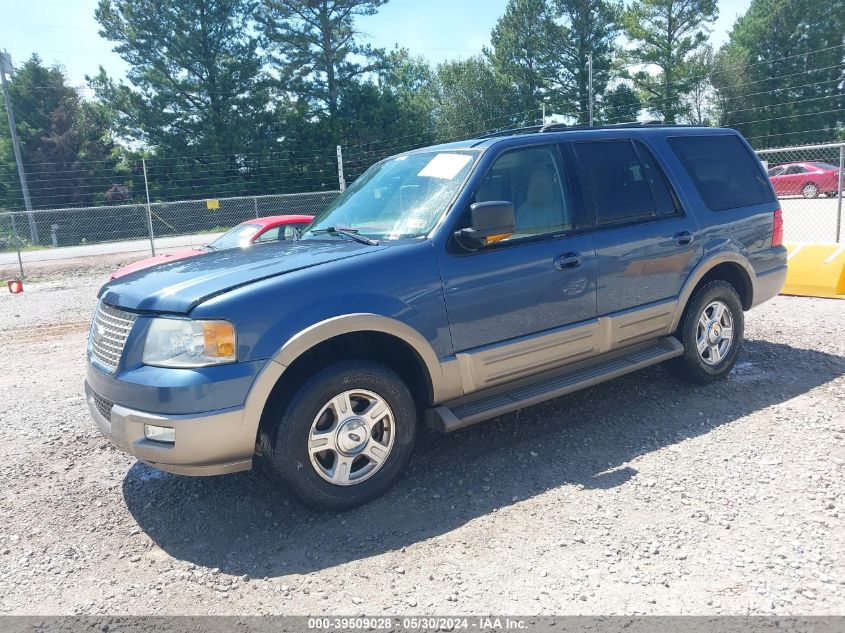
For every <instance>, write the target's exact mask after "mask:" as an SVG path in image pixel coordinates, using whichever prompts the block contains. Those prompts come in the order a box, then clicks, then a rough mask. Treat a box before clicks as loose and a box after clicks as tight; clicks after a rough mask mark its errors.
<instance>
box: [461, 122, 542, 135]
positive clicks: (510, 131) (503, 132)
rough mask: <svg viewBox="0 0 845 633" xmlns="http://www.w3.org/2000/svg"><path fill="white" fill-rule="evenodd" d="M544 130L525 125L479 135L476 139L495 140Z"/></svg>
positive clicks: (540, 127)
mask: <svg viewBox="0 0 845 633" xmlns="http://www.w3.org/2000/svg"><path fill="white" fill-rule="evenodd" d="M542 129H543V126H542V125H525V126H523V127H510V128H506V129H503V130H496V131H495V132H488V133H487V134H479V135H478V136H476V137H474V138H495V137H497V136H510V135H511V134H530V133H532V132H539V131H541V130H542Z"/></svg>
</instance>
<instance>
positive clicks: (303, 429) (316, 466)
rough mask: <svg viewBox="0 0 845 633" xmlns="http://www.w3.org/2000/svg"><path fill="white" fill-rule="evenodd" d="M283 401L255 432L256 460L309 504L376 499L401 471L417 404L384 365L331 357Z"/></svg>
mask: <svg viewBox="0 0 845 633" xmlns="http://www.w3.org/2000/svg"><path fill="white" fill-rule="evenodd" d="M280 408H281V407H280ZM283 409H284V410H279V411H271V412H270V416H271V417H270V419H269V423H268V424H266V425H265V426H266V427H267V428H266V429H264V430H262V432H261V436H260V444H261V461H262V465H263V466H264V469H265V470H266V471H267V472H268V474H269V475H270V476H271V478H272V479H274V480H276V481H277V482H279V483H280V484H281V485H282V486H283V487H284V489H285V490H287V491H290V492H292V493H293V494H294V495H295V496H296V497H298V498H299V499H300V500H301V501H302V502H303V503H304V504H305V505H307V506H309V507H311V508H314V509H315V510H347V509H350V508H354V507H356V506H360V505H362V504H364V503H367V502H368V501H371V500H372V499H375V498H376V497H378V496H380V495H382V494H384V492H385V491H387V489H388V488H390V487H391V486H392V485H393V484H394V483H395V482H396V480H397V479H399V477H401V475H402V473H403V472H404V470H405V467H406V466H407V465H408V461H409V460H410V458H411V452H412V451H413V448H414V438H415V435H416V427H417V408H416V404H415V402H414V399H413V397H412V396H411V393H410V391H409V390H408V387H407V385H406V384H405V383H404V382H403V381H402V379H401V378H400V377H399V376H398V375H397V374H396V373H395V372H393V371H392V370H391V369H389V368H387V367H385V366H384V365H381V364H378V363H374V362H370V361H344V362H340V363H336V364H334V365H330V366H328V367H326V368H325V369H323V370H322V371H320V372H318V373H317V374H315V375H314V376H313V377H312V378H310V379H309V380H308V381H307V382H305V384H303V385H302V386H301V387H300V388H299V389H298V390H297V391H296V393H295V394H294V395H293V397H292V398H291V399H290V400H289V402H288V404H287V406H285V407H283ZM309 444H310V445H311V446H312V447H313V448H312V449H309Z"/></svg>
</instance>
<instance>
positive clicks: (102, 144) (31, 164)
mask: <svg viewBox="0 0 845 633" xmlns="http://www.w3.org/2000/svg"><path fill="white" fill-rule="evenodd" d="M9 96H10V98H11V101H12V107H13V108H14V112H15V117H16V119H17V127H18V138H19V140H20V145H21V155H22V159H23V163H24V167H25V169H26V171H27V172H28V178H27V180H28V184H29V191H30V196H31V199H32V204H33V207H36V208H39V207H62V206H72V205H89V204H94V203H99V202H102V201H103V196H104V194H105V192H106V191H108V190H109V188H110V187H111V186H112V185H113V184H118V183H121V182H122V175H121V174H120V173H116V171H115V167H116V165H117V163H118V156H117V154H116V151H115V146H114V143H113V141H112V137H111V134H110V123H111V121H110V119H109V113H108V111H107V110H106V109H105V108H104V107H103V106H101V105H99V104H95V103H90V102H86V101H84V100H83V99H82V98H81V97H80V95H79V93H78V92H77V90H76V89H75V88H73V87H72V86H70V85H68V82H67V78H66V77H65V75H64V72H63V70H62V69H61V68H60V67H58V66H53V67H47V66H45V65H44V64H43V63H42V61H41V59H40V58H39V57H38V56H37V55H33V56H32V57H31V58H30V59H29V60H27V61H26V62H25V63H24V64H23V65H22V66H21V67H20V68H19V69H18V70H17V72H16V73H15V75H14V77H13V78H12V79H11V81H10V82H9ZM4 119H5V116H4ZM0 165H2V167H0V173H1V174H2V175H0V188H2V194H0V195H2V204H3V206H5V207H7V208H10V209H16V210H20V209H22V208H23V204H24V203H23V196H22V193H21V188H20V185H19V181H18V174H17V169H16V166H15V158H14V153H13V151H12V144H11V138H10V137H9V130H8V128H7V127H6V126H5V125H3V126H0ZM49 234H50V233H49V228H48V230H46V231H45V230H39V235H40V236H41V237H42V238H43V237H44V236H49Z"/></svg>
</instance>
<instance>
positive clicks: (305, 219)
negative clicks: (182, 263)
mask: <svg viewBox="0 0 845 633" xmlns="http://www.w3.org/2000/svg"><path fill="white" fill-rule="evenodd" d="M313 219H314V216H311V215H270V216H267V217H264V218H256V219H255V220H247V221H246V222H242V223H241V224H238V225H237V226H235V227H233V228H231V229H229V230H228V231H226V232H225V233H224V234H223V235H221V236H220V237H218V238H217V239H216V240H214V241H213V242H211V243H210V244H206V245H205V246H204V247H202V248H200V249H195V248H190V249H185V250H183V251H176V252H174V253H164V254H162V255H156V256H155V257H147V258H146V259H142V260H141V261H139V262H135V263H133V264H129V265H128V266H124V267H123V268H118V269H117V270H116V271H114V272H113V273H112V274H111V277H109V279H117V278H118V277H123V276H124V275H128V274H129V273H134V272H135V271H137V270H142V269H144V268H149V267H150V266H155V265H156V264H163V263H164V262H172V261H176V260H177V259H185V258H186V257H194V256H195V255H201V254H202V253H208V252H209V251H221V250H225V249H227V248H238V247H244V246H249V245H250V244H255V243H259V242H278V241H280V240H287V239H291V238H292V237H293V236H294V232H295V231H296V229H301V228H302V227H305V226H307V225H309V224H310V223H311V220H313Z"/></svg>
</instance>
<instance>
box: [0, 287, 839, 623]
mask: <svg viewBox="0 0 845 633" xmlns="http://www.w3.org/2000/svg"><path fill="white" fill-rule="evenodd" d="M101 280H102V276H101V275H97V276H76V277H70V278H65V279H62V280H59V281H52V282H45V283H42V284H30V285H28V286H27V289H26V292H24V294H22V295H16V296H12V295H9V294H5V295H2V298H0V341H2V350H3V353H4V355H5V356H6V358H7V361H6V363H7V366H8V364H9V363H11V371H8V370H7V371H5V372H2V373H0V393H2V394H3V397H2V400H0V482H2V484H1V485H0V517H2V519H0V613H15V614H102V613H109V614H214V613H219V614H247V613H284V614H314V615H316V614H358V613H366V614H372V615H376V614H382V613H392V614H396V613H398V614H422V613H426V614H443V613H450V614H478V613H490V612H492V613H498V614H520V615H531V614H562V613H567V614H578V613H589V614H637V613H647V614H670V613H672V614H719V613H721V614H748V613H752V614H757V613H777V614H783V615H785V614H845V506H843V504H845V496H844V495H843V491H845V485H844V484H845V477H843V475H845V377H843V374H845V336H843V334H845V301H839V302H837V301H831V300H819V299H804V298H794V297H779V298H777V299H775V300H774V301H772V302H770V303H768V304H766V305H764V306H762V307H760V308H758V309H756V310H754V311H753V312H751V313H750V314H749V315H748V326H747V342H746V345H745V348H744V351H743V352H742V354H741V357H740V361H739V364H738V365H737V367H736V369H735V371H734V372H733V373H732V374H731V376H730V377H729V379H728V380H726V381H723V382H721V383H718V384H714V385H710V386H707V387H692V386H690V385H687V384H685V383H682V382H680V381H679V380H677V379H675V378H674V377H672V376H671V375H669V373H667V372H666V371H665V369H663V368H661V367H655V368H651V369H649V370H646V371H644V372H641V373H639V374H635V375H632V376H629V377H626V378H622V379H618V380H616V381H613V382H611V383H608V384H605V385H603V386H599V387H596V388H593V389H589V390H586V391H583V392H580V393H577V394H573V395H571V396H567V397H565V398H561V399H558V400H555V401H552V402H549V403H546V404H544V405H540V406H537V407H533V408H531V409H526V410H523V411H520V412H518V413H515V414H512V415H507V416H503V417H501V418H498V419H496V420H493V421H491V422H488V423H486V424H481V425H478V426H476V427H473V428H470V429H466V430H464V431H460V432H458V433H455V434H453V435H450V436H441V435H437V434H434V433H432V432H424V433H423V434H422V437H421V440H420V442H419V444H418V447H417V452H416V455H415V458H414V460H413V463H412V467H411V469H410V471H409V472H408V474H407V476H406V477H405V478H404V479H403V480H402V481H401V482H400V483H399V484H398V485H397V486H396V487H395V488H394V489H393V490H392V491H391V492H390V493H389V494H388V495H387V496H385V497H383V498H381V499H379V500H377V501H375V502H373V503H371V504H369V505H367V506H366V507H364V508H361V509H358V510H355V511H351V512H347V513H345V514H327V513H315V512H312V511H309V510H306V509H304V508H302V507H300V506H299V505H297V504H295V503H292V502H288V501H286V500H285V498H284V497H283V496H282V495H280V494H278V493H277V492H276V491H274V490H273V489H272V487H270V485H269V484H268V483H266V482H265V481H264V480H263V479H262V477H261V476H259V475H258V474H255V473H241V474H237V475H230V476H225V477H215V478H206V479H191V478H185V477H178V476H174V475H168V474H164V473H161V472H158V471H156V470H154V469H151V468H149V467H146V466H144V465H142V464H139V463H138V462H136V461H135V460H134V459H133V458H131V457H128V456H126V455H123V454H121V453H119V452H117V451H116V450H114V449H113V448H111V446H110V445H109V444H108V443H107V442H106V441H105V440H103V439H102V438H101V437H100V436H99V435H98V433H97V431H96V430H95V428H94V426H93V423H92V422H91V421H90V420H89V417H88V412H87V409H86V405H85V403H84V400H83V396H82V377H83V368H84V348H85V336H86V330H87V323H88V319H89V318H90V315H91V312H92V309H93V305H94V294H95V291H96V288H97V285H98V283H99V282H100V281H101Z"/></svg>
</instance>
